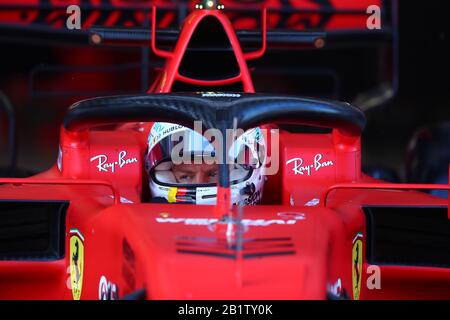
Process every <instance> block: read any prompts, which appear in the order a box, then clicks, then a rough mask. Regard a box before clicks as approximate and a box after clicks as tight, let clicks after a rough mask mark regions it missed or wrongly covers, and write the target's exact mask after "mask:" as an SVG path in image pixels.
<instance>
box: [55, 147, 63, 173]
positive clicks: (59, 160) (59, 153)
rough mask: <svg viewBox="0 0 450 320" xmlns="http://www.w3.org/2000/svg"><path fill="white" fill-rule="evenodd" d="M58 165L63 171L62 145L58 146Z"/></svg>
mask: <svg viewBox="0 0 450 320" xmlns="http://www.w3.org/2000/svg"><path fill="white" fill-rule="evenodd" d="M56 166H57V167H58V170H59V171H61V172H62V151H61V146H58V159H57V160H56Z"/></svg>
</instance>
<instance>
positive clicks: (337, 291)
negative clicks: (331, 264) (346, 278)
mask: <svg viewBox="0 0 450 320" xmlns="http://www.w3.org/2000/svg"><path fill="white" fill-rule="evenodd" d="M328 292H330V293H332V294H333V295H334V296H336V297H341V296H342V294H343V292H344V291H343V290H342V280H341V278H338V279H337V280H336V282H335V283H334V284H328Z"/></svg>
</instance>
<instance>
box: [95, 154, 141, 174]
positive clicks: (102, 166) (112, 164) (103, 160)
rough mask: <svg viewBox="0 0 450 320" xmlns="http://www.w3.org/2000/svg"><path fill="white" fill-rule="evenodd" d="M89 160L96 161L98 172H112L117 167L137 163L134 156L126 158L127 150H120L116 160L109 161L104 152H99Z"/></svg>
mask: <svg viewBox="0 0 450 320" xmlns="http://www.w3.org/2000/svg"><path fill="white" fill-rule="evenodd" d="M90 161H91V162H95V161H96V162H97V165H96V167H97V170H98V172H112V173H114V172H115V171H116V169H117V168H123V167H124V166H126V165H129V164H132V163H137V162H138V159H137V158H136V157H133V158H127V152H126V151H125V150H122V151H120V152H119V157H118V159H117V161H109V159H108V156H107V155H105V154H99V155H97V156H94V157H92V158H91V160H90Z"/></svg>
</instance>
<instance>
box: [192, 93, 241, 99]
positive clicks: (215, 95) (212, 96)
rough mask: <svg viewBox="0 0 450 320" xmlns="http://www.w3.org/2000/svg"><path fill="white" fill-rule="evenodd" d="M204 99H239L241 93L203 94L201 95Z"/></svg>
mask: <svg viewBox="0 0 450 320" xmlns="http://www.w3.org/2000/svg"><path fill="white" fill-rule="evenodd" d="M201 95H202V97H204V98H208V97H211V98H220V97H225V98H239V97H240V96H241V95H240V94H239V93H227V92H202V93H201Z"/></svg>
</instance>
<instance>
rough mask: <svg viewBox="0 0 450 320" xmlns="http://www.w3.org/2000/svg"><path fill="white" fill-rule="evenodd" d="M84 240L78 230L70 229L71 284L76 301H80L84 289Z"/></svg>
mask: <svg viewBox="0 0 450 320" xmlns="http://www.w3.org/2000/svg"><path fill="white" fill-rule="evenodd" d="M83 271H84V238H83V236H82V235H81V233H80V231H78V229H70V282H71V284H72V295H73V299H74V300H80V297H81V290H82V288H83Z"/></svg>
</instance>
